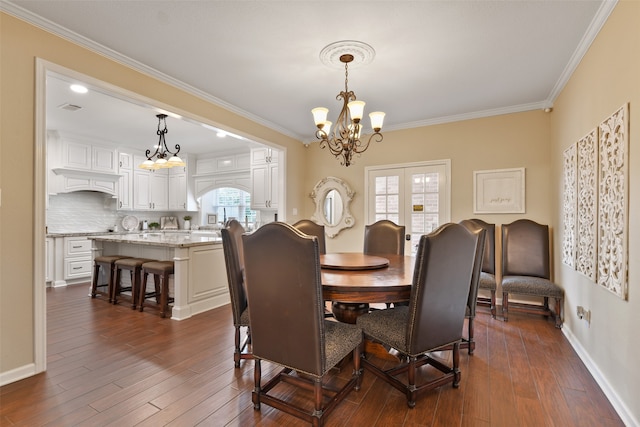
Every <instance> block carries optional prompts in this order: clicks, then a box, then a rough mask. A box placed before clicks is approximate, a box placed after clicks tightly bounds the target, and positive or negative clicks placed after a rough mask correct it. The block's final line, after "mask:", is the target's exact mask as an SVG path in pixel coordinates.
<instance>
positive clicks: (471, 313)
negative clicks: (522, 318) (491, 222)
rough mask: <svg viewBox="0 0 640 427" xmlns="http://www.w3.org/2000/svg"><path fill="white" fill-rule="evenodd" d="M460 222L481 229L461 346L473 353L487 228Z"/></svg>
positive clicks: (475, 229) (474, 230)
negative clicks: (465, 327)
mask: <svg viewBox="0 0 640 427" xmlns="http://www.w3.org/2000/svg"><path fill="white" fill-rule="evenodd" d="M460 224H461V225H463V226H465V227H466V228H467V229H468V230H470V231H472V232H476V231H480V235H479V236H478V244H477V245H476V254H475V258H474V261H473V272H472V275H471V285H470V286H469V297H468V298H467V308H466V309H465V317H466V318H467V338H464V337H462V342H461V343H460V348H466V349H467V351H468V352H469V354H473V351H474V350H475V348H476V342H475V341H474V339H473V333H474V321H475V318H476V302H477V299H478V286H479V285H480V276H481V274H482V265H483V259H484V253H485V248H486V246H485V242H486V236H487V230H485V229H484V228H482V227H480V226H478V225H477V224H476V223H475V222H473V221H470V220H467V219H465V220H462V221H460Z"/></svg>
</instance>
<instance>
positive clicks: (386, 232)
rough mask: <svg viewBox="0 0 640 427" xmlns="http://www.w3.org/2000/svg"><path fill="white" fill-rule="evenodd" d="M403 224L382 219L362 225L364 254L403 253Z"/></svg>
mask: <svg viewBox="0 0 640 427" xmlns="http://www.w3.org/2000/svg"><path fill="white" fill-rule="evenodd" d="M404 233H405V227H404V225H398V224H396V223H394V222H393V221H389V220H387V219H382V220H380V221H377V222H374V223H373V224H370V225H366V226H365V227H364V253H365V254H366V255H380V254H397V255H404Z"/></svg>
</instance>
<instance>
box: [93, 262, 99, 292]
mask: <svg viewBox="0 0 640 427" xmlns="http://www.w3.org/2000/svg"><path fill="white" fill-rule="evenodd" d="M99 275H100V264H97V263H96V264H95V265H94V266H93V280H92V282H91V298H95V297H96V294H97V292H98V276H99Z"/></svg>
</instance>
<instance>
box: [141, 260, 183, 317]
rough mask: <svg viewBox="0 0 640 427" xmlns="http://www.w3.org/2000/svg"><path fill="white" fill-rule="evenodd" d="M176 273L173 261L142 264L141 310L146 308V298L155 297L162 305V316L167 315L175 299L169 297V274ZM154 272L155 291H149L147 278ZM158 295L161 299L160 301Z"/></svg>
mask: <svg viewBox="0 0 640 427" xmlns="http://www.w3.org/2000/svg"><path fill="white" fill-rule="evenodd" d="M173 273H174V263H173V261H152V262H147V263H145V264H143V265H142V286H141V287H140V296H139V297H138V299H139V300H140V304H139V305H140V311H143V310H144V304H145V300H146V299H147V298H148V297H155V298H156V303H157V304H158V305H159V306H160V317H165V316H166V315H167V312H168V311H169V303H170V302H173V301H174V299H173V298H170V297H169V276H170V275H172V274H173ZM149 274H153V282H154V284H155V292H149V293H148V292H147V278H148V277H149ZM158 296H159V297H160V300H159V301H158Z"/></svg>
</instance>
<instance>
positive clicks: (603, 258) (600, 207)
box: [562, 104, 629, 299]
mask: <svg viewBox="0 0 640 427" xmlns="http://www.w3.org/2000/svg"><path fill="white" fill-rule="evenodd" d="M628 120H629V105H628V104H625V105H624V106H622V107H621V108H620V109H619V110H618V111H616V112H615V113H614V114H612V115H611V116H610V117H609V118H607V119H606V120H605V121H603V122H602V123H601V124H600V125H599V126H598V128H597V129H594V130H593V131H591V132H590V133H589V134H587V135H586V136H584V137H583V138H582V139H580V141H578V142H577V143H576V144H573V145H571V146H570V147H569V148H567V149H566V150H565V151H564V156H563V180H564V181H563V191H564V194H563V225H564V228H563V236H562V262H563V263H564V264H566V265H568V266H570V267H573V268H575V269H576V270H577V271H578V272H580V273H582V274H584V275H585V276H586V277H588V278H589V279H591V280H593V281H594V282H596V283H598V284H599V285H601V286H603V287H605V288H606V289H608V290H609V291H611V292H613V293H614V294H616V295H618V296H619V297H620V298H623V299H627V296H628V292H627V288H628V280H627V274H628V272H627V270H628V260H627V257H628V253H627V251H628V242H627V233H628V216H629V209H628V203H629V202H628V191H629V181H628V180H629V174H628V168H629V160H628V155H629V154H628V153H629V140H628V138H629V123H628Z"/></svg>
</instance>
